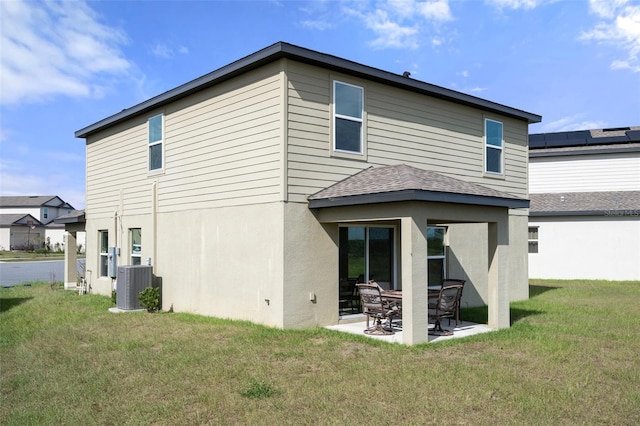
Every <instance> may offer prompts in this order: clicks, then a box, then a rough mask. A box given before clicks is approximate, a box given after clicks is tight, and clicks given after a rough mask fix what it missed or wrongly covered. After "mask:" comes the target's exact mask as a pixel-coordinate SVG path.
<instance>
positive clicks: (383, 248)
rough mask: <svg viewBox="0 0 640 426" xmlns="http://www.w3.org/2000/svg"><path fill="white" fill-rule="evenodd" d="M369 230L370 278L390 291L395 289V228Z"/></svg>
mask: <svg viewBox="0 0 640 426" xmlns="http://www.w3.org/2000/svg"><path fill="white" fill-rule="evenodd" d="M368 230H369V268H368V269H369V271H368V272H369V276H368V279H370V280H374V281H375V282H377V283H378V284H379V285H380V287H382V288H384V289H386V290H390V289H393V288H394V287H395V283H394V273H393V272H394V271H393V262H394V256H393V228H368Z"/></svg>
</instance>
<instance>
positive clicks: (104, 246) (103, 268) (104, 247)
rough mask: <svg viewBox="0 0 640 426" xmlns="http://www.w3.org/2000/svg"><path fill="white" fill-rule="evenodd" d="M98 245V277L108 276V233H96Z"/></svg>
mask: <svg viewBox="0 0 640 426" xmlns="http://www.w3.org/2000/svg"><path fill="white" fill-rule="evenodd" d="M98 241H99V244H100V276H101V277H106V276H108V275H109V231H98Z"/></svg>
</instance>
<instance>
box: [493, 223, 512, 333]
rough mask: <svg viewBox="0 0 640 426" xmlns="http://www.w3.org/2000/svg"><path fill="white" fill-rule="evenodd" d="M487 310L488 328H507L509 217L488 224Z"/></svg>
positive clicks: (508, 323)
mask: <svg viewBox="0 0 640 426" xmlns="http://www.w3.org/2000/svg"><path fill="white" fill-rule="evenodd" d="M488 253H489V273H488V284H489V288H488V290H489V291H488V300H487V305H488V310H489V318H488V319H489V321H488V322H489V327H491V328H493V329H498V328H509V327H510V325H511V315H510V312H509V277H508V274H507V273H508V256H509V215H508V214H503V215H500V219H499V220H498V222H489V224H488Z"/></svg>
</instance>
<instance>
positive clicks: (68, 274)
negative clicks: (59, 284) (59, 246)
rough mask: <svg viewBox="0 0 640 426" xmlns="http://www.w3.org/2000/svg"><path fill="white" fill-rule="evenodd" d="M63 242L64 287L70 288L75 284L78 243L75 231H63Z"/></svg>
mask: <svg viewBox="0 0 640 426" xmlns="http://www.w3.org/2000/svg"><path fill="white" fill-rule="evenodd" d="M64 239H65V244H64V288H65V289H70V288H75V287H76V286H77V283H78V281H77V279H78V277H77V275H78V269H77V260H78V255H77V253H78V244H77V240H76V232H75V231H65V238H64Z"/></svg>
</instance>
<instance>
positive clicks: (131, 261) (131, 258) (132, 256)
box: [129, 228, 142, 265]
mask: <svg viewBox="0 0 640 426" xmlns="http://www.w3.org/2000/svg"><path fill="white" fill-rule="evenodd" d="M136 230H137V231H139V232H140V251H139V252H138V253H137V254H134V253H135V252H134V250H133V248H134V247H133V246H134V243H133V232H134V231H136ZM134 259H138V263H136V262H135V261H134ZM129 264H131V265H142V228H129Z"/></svg>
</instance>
